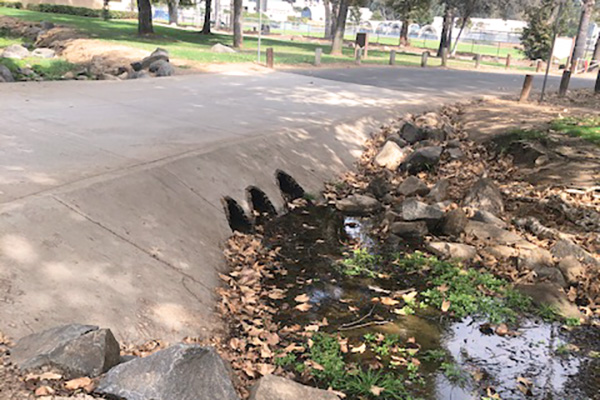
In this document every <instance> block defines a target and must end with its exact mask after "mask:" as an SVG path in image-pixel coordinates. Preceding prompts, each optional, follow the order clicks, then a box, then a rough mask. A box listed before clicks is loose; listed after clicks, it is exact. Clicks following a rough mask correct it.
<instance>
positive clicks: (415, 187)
mask: <svg viewBox="0 0 600 400" xmlns="http://www.w3.org/2000/svg"><path fill="white" fill-rule="evenodd" d="M397 192H398V193H399V194H401V195H404V196H407V197H409V196H414V195H418V196H425V195H426V194H427V193H429V187H427V185H426V184H425V183H424V182H423V181H422V180H420V179H419V178H417V177H416V176H409V177H408V178H406V179H405V180H404V181H403V182H402V183H401V184H400V186H398V190H397Z"/></svg>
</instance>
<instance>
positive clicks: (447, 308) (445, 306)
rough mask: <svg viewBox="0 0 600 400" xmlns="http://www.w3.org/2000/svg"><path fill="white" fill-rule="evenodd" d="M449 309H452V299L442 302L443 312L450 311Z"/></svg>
mask: <svg viewBox="0 0 600 400" xmlns="http://www.w3.org/2000/svg"><path fill="white" fill-rule="evenodd" d="M449 309H450V301H448V300H444V301H443V302H442V312H448V310H449Z"/></svg>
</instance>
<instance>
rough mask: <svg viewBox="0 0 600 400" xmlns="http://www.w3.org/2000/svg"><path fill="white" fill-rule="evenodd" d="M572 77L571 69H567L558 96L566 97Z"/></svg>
mask: <svg viewBox="0 0 600 400" xmlns="http://www.w3.org/2000/svg"><path fill="white" fill-rule="evenodd" d="M570 79H571V71H569V70H565V71H564V72H563V75H562V78H561V80H560V87H559V89H558V97H565V95H566V94H567V89H569V80H570Z"/></svg>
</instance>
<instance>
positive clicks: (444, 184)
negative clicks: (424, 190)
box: [427, 179, 450, 203]
mask: <svg viewBox="0 0 600 400" xmlns="http://www.w3.org/2000/svg"><path fill="white" fill-rule="evenodd" d="M449 187H450V182H449V181H448V179H441V180H439V181H438V182H437V183H436V184H435V185H434V186H433V187H432V188H431V190H430V191H429V194H428V195H427V198H429V199H431V200H433V201H435V202H436V203H439V202H442V201H444V200H447V199H448V188H449Z"/></svg>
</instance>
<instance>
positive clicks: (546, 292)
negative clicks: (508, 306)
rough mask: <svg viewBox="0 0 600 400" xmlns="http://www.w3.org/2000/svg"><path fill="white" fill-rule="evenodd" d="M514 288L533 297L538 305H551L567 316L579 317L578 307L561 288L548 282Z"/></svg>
mask: <svg viewBox="0 0 600 400" xmlns="http://www.w3.org/2000/svg"><path fill="white" fill-rule="evenodd" d="M515 289H517V290H518V291H520V292H521V293H523V294H524V295H526V296H529V297H531V298H532V299H533V302H534V303H535V304H536V305H538V306H541V305H547V306H551V307H553V308H555V309H557V310H558V311H559V313H560V314H561V315H562V316H564V317H567V318H581V312H580V311H579V308H577V306H576V305H575V304H573V303H571V302H570V301H569V299H568V298H567V295H566V294H565V293H564V292H563V291H562V289H561V288H560V287H559V286H557V285H555V284H553V283H550V282H539V283H535V284H533V285H517V286H515Z"/></svg>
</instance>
